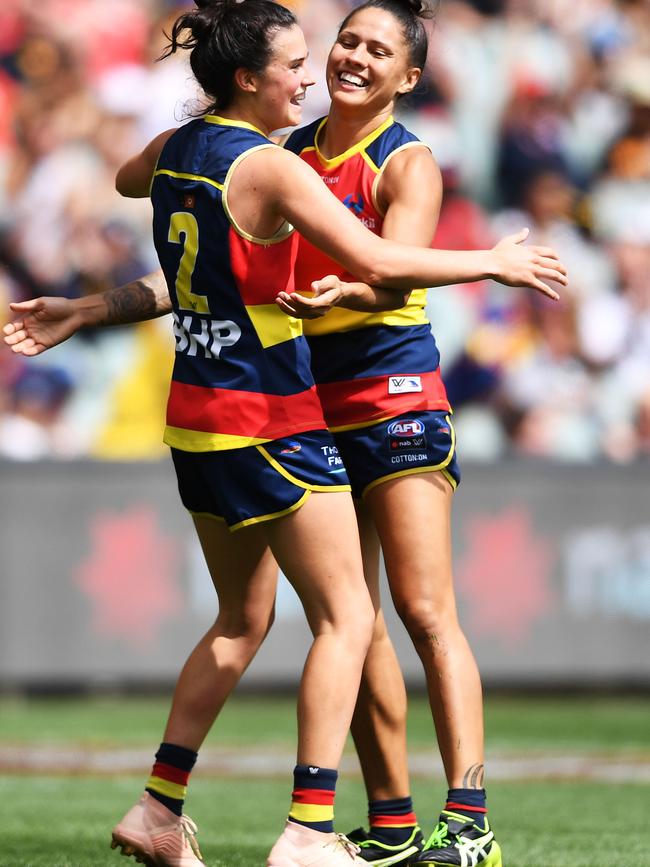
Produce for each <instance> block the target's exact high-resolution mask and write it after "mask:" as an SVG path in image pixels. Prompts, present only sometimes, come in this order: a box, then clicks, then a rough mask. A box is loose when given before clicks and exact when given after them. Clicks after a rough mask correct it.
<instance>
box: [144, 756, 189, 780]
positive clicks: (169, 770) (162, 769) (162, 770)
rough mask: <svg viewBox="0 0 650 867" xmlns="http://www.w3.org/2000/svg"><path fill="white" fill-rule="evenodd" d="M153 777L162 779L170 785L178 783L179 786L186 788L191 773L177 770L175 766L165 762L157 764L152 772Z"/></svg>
mask: <svg viewBox="0 0 650 867" xmlns="http://www.w3.org/2000/svg"><path fill="white" fill-rule="evenodd" d="M151 776H152V777H160V778H161V779H163V780H167V781H168V782H170V783H178V785H179V786H186V785H187V781H188V780H189V778H190V773H189V771H182V770H181V769H180V768H175V767H174V766H173V765H166V764H165V763H164V762H156V763H155V764H154V766H153V770H152V771H151Z"/></svg>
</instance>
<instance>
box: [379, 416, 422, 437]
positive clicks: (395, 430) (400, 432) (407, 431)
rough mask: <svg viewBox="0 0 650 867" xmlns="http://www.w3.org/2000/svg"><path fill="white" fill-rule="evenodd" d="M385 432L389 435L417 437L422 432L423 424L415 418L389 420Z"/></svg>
mask: <svg viewBox="0 0 650 867" xmlns="http://www.w3.org/2000/svg"><path fill="white" fill-rule="evenodd" d="M386 432H387V434H388V436H391V437H417V436H421V435H422V434H423V433H424V425H423V424H422V422H421V421H420V420H419V419H417V418H401V419H398V420H397V421H394V422H391V424H389V425H388V427H387V428H386Z"/></svg>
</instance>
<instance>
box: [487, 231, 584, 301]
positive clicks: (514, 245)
mask: <svg viewBox="0 0 650 867" xmlns="http://www.w3.org/2000/svg"><path fill="white" fill-rule="evenodd" d="M528 234H529V230H528V229H522V230H521V231H519V232H516V233H515V234H514V235H507V236H506V237H505V238H502V239H501V240H500V241H499V243H498V244H496V245H495V246H494V247H493V248H492V250H491V252H492V253H493V254H496V257H497V267H496V274H495V278H496V279H497V280H498V281H499V282H500V283H505V285H506V286H528V287H529V288H531V289H537V290H538V291H539V292H542V293H543V294H544V295H547V296H548V297H549V298H552V299H553V300H554V301H557V300H558V299H559V297H560V296H559V294H558V293H557V292H556V291H555V289H552V288H551V287H550V286H549V285H548V283H547V282H545V281H547V280H550V281H551V282H554V283H560V284H561V285H562V286H566V285H567V284H568V282H569V281H568V279H567V272H566V268H565V267H564V265H563V264H562V262H561V261H560V259H559V257H558V255H557V253H556V252H555V250H553V249H552V248H551V247H536V246H533V247H524V246H523V242H524V241H525V240H526V238H527V237H528Z"/></svg>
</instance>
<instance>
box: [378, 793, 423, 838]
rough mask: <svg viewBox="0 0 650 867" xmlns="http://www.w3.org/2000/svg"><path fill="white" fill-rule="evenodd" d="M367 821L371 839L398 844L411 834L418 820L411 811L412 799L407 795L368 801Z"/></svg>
mask: <svg viewBox="0 0 650 867" xmlns="http://www.w3.org/2000/svg"><path fill="white" fill-rule="evenodd" d="M368 822H369V824H370V836H371V837H372V839H373V840H378V841H379V842H380V843H386V845H388V846H400V845H401V844H402V843H405V842H406V841H407V840H408V839H409V838H410V837H411V836H412V835H413V831H414V829H415V826H416V825H417V823H418V820H417V817H416V815H415V813H414V812H413V801H412V800H411V798H410V797H408V798H390V799H387V800H383V801H368Z"/></svg>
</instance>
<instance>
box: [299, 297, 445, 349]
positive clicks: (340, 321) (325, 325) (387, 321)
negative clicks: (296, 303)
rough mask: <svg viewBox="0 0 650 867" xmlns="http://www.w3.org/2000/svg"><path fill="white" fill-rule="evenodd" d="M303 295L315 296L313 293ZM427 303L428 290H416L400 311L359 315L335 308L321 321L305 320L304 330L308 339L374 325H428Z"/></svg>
mask: <svg viewBox="0 0 650 867" xmlns="http://www.w3.org/2000/svg"><path fill="white" fill-rule="evenodd" d="M301 294H304V295H313V293H312V292H305V293H301ZM426 302H427V290H426V289H414V290H413V291H412V292H411V295H410V298H409V300H408V302H407V303H406V306H404V307H401V308H400V309H399V310H387V311H383V312H382V311H380V312H378V313H359V312H357V311H356V310H346V309H344V308H343V307H334V309H333V310H330V311H329V313H328V314H327V316H322V317H321V318H320V319H305V320H304V322H303V328H304V331H305V334H306V335H307V336H308V337H315V336H317V335H319V334H333V333H334V332H336V331H354V330H355V329H356V328H369V327H370V326H372V325H428V324H429V320H428V318H427V314H426V312H425V309H424V305H425V304H426Z"/></svg>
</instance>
